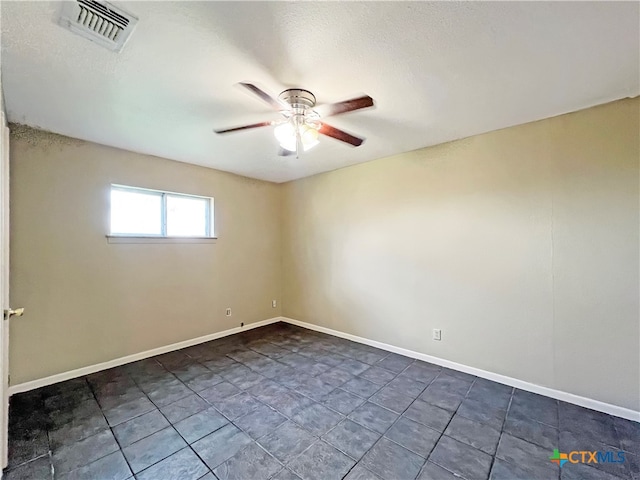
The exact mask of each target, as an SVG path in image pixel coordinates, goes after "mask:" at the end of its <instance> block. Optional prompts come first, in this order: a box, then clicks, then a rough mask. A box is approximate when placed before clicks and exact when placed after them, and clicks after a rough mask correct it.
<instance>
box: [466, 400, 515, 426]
mask: <svg viewBox="0 0 640 480" xmlns="http://www.w3.org/2000/svg"><path fill="white" fill-rule="evenodd" d="M456 413H457V414H458V415H461V416H463V417H466V418H468V419H469V420H475V421H476V422H480V423H484V424H486V425H489V426H490V427H493V428H495V429H496V430H502V424H503V423H504V418H505V416H506V414H507V411H506V410H502V409H499V408H494V407H491V406H488V405H486V404H484V403H482V402H481V401H478V400H472V399H466V400H464V401H463V402H462V404H461V405H460V407H459V408H458V410H457V411H456Z"/></svg>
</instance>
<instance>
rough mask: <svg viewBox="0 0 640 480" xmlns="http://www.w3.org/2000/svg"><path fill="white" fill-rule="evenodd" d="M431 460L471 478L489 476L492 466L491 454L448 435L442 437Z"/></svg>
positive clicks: (470, 479)
mask: <svg viewBox="0 0 640 480" xmlns="http://www.w3.org/2000/svg"><path fill="white" fill-rule="evenodd" d="M429 460H430V461H431V462H433V463H435V464H437V465H439V466H441V467H443V468H445V469H447V470H449V471H451V472H454V473H457V474H458V475H461V476H463V477H465V478H467V479H469V480H473V479H481V478H482V479H485V478H487V477H488V476H489V469H490V468H491V456H489V455H487V454H486V453H483V452H481V451H480V450H477V449H475V448H473V447H471V446H469V445H467V444H466V443H462V442H458V441H457V440H454V439H453V438H449V437H447V436H443V437H442V438H441V439H440V441H439V442H438V443H437V445H436V448H434V449H433V452H432V453H431V456H430V457H429Z"/></svg>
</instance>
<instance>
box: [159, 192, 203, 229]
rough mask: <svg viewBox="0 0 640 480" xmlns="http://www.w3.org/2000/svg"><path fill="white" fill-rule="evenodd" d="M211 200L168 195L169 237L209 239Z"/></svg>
mask: <svg viewBox="0 0 640 480" xmlns="http://www.w3.org/2000/svg"><path fill="white" fill-rule="evenodd" d="M208 206H209V200H208V199H206V198H194V197H181V196H175V195H167V235H168V236H170V237H184V236H193V237H207V236H208V235H209V232H207V224H208V222H207V216H208V214H209V212H208V210H209V209H208Z"/></svg>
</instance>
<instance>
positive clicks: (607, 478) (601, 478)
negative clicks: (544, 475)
mask: <svg viewBox="0 0 640 480" xmlns="http://www.w3.org/2000/svg"><path fill="white" fill-rule="evenodd" d="M502 478H504V480H507V478H506V477H502ZM620 478H621V477H617V476H615V475H611V474H610V473H607V472H603V471H602V470H599V469H597V468H594V467H592V466H591V465H585V464H583V463H576V464H571V465H565V466H564V467H562V468H561V469H560V480H620ZM496 480H500V479H497V478H496Z"/></svg>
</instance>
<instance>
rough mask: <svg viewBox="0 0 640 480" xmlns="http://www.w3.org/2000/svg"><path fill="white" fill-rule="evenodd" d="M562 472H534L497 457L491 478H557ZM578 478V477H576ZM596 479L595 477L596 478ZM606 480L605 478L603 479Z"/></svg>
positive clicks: (555, 479)
mask: <svg viewBox="0 0 640 480" xmlns="http://www.w3.org/2000/svg"><path fill="white" fill-rule="evenodd" d="M559 473H560V472H555V473H553V472H550V471H549V472H547V471H545V472H542V471H538V472H532V471H529V470H526V469H524V468H522V467H520V466H519V465H514V464H512V463H508V462H505V461H504V460H502V459H500V458H496V459H495V460H494V462H493V466H492V467H491V475H490V476H489V479H490V480H557V479H558V474H559ZM576 480H578V479H576ZM579 480H588V478H582V477H580V479H579ZM594 480H595V479H594ZM602 480H604V479H602Z"/></svg>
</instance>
